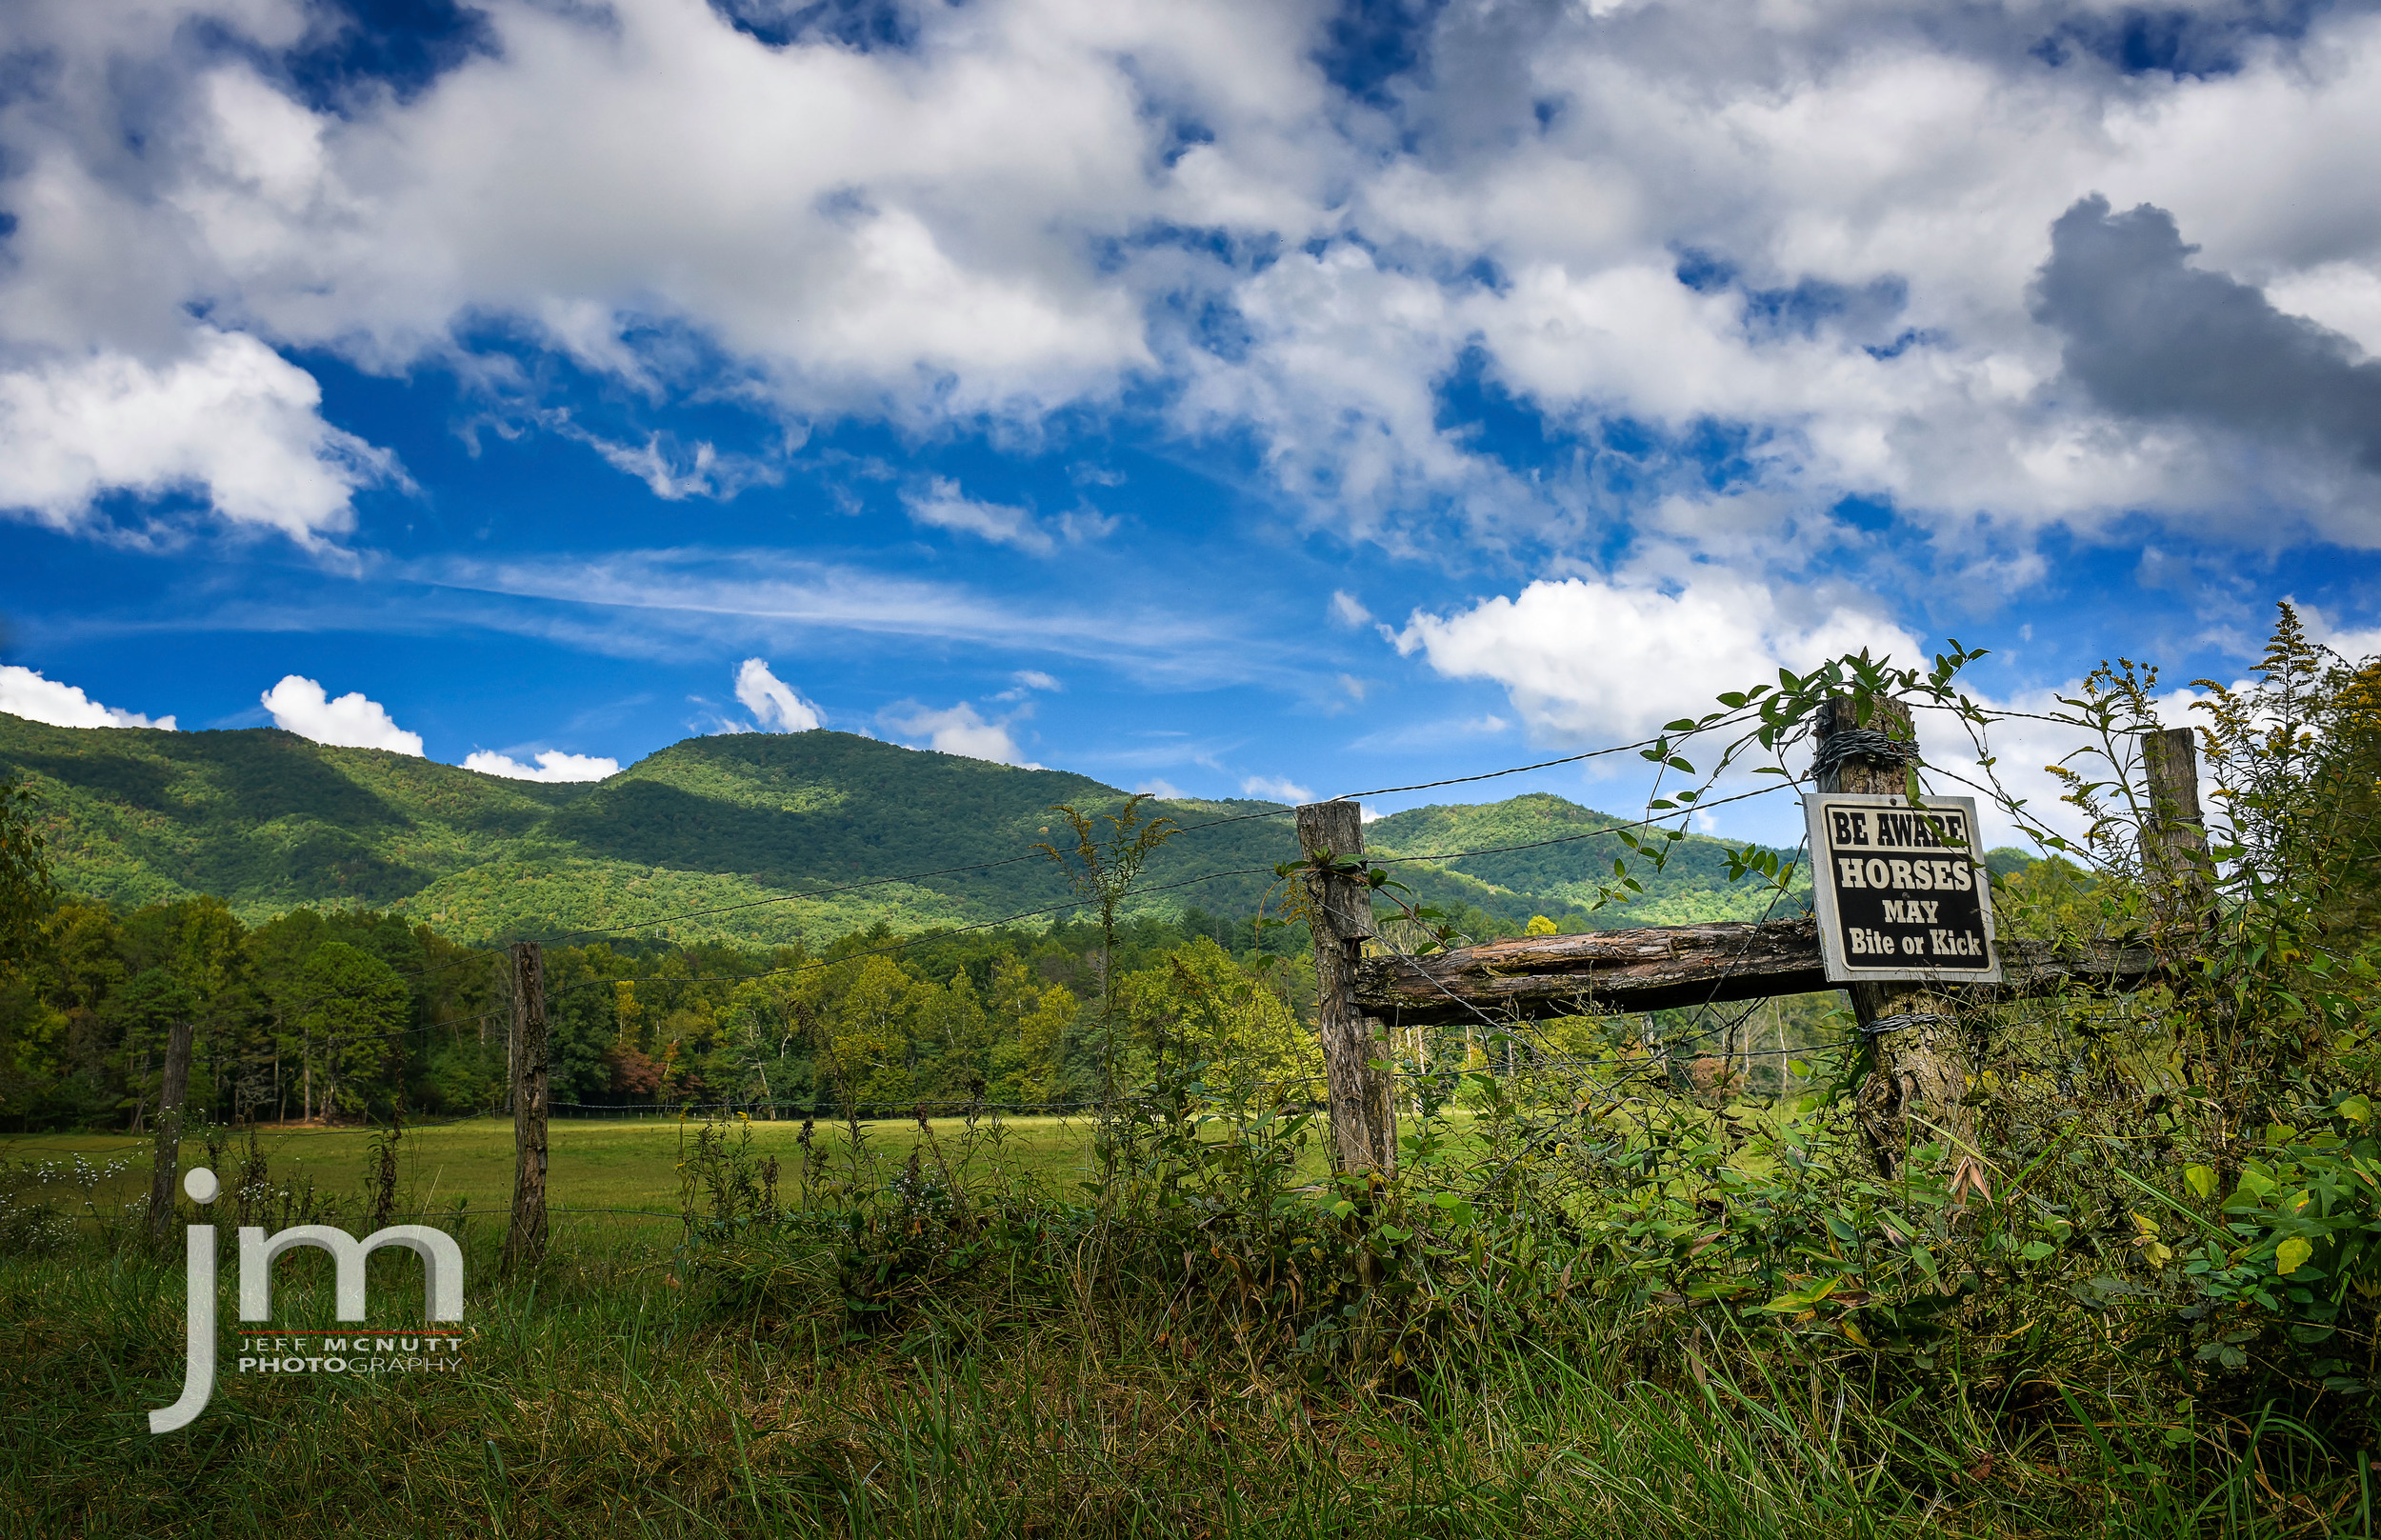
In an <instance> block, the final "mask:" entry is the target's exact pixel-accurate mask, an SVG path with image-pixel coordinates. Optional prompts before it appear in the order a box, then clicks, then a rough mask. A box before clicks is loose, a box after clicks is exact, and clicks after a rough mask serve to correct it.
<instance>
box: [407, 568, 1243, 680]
mask: <svg viewBox="0 0 2381 1540" xmlns="http://www.w3.org/2000/svg"><path fill="white" fill-rule="evenodd" d="M405 571H406V575H408V576H410V578H412V579H413V580H414V581H417V582H420V583H422V584H424V585H425V586H428V587H430V588H433V589H437V590H447V591H449V592H451V593H456V594H468V595H480V596H487V597H500V598H504V599H508V600H515V601H532V602H535V603H536V604H539V605H543V606H552V607H556V608H557V609H558V610H563V611H566V612H567V613H566V614H564V615H563V616H561V617H558V618H547V619H524V618H523V617H519V616H513V617H510V618H504V619H498V618H497V617H494V616H492V615H491V616H490V623H493V624H500V625H524V624H526V625H535V626H540V627H544V626H552V627H555V628H558V629H560V628H568V629H570V630H574V631H576V632H577V633H579V634H581V635H589V636H591V635H592V633H593V632H594V631H596V630H610V631H612V632H614V633H615V634H617V633H618V632H619V631H620V630H623V629H624V628H625V629H628V630H636V631H652V632H659V633H662V634H664V635H670V636H679V637H687V638H693V637H701V638H704V639H706V640H709V641H715V640H732V639H735V638H763V639H765V638H769V637H788V638H791V637H802V638H806V639H808V640H809V641H810V642H812V643H816V642H818V641H819V640H821V639H822V638H829V639H830V638H832V637H834V636H836V635H839V634H844V635H850V636H867V637H900V638H909V639H914V640H918V641H938V642H972V643H979V644H984V645H988V646H997V647H1000V648H1004V649H1014V650H1020V651H1039V652H1047V653H1055V654H1058V655H1061V656H1067V657H1075V658H1084V659H1091V660H1097V661H1100V662H1103V663H1108V664H1113V665H1116V666H1119V667H1122V668H1124V669H1126V670H1132V671H1139V672H1144V673H1150V674H1161V675H1166V676H1170V677H1185V676H1195V677H1203V678H1234V679H1237V678H1247V677H1251V675H1252V674H1255V673H1259V672H1262V671H1264V670H1268V669H1270V668H1272V667H1275V666H1274V665H1271V664H1268V663H1267V662H1265V661H1264V660H1262V659H1251V658H1250V657H1248V656H1246V655H1244V650H1243V649H1242V648H1241V647H1240V646H1239V645H1238V640H1237V636H1238V633H1237V632H1236V631H1235V630H1233V629H1232V628H1231V626H1230V625H1229V624H1228V623H1226V622H1222V621H1219V619H1218V618H1217V617H1216V616H1214V615H1213V614H1208V615H1203V616H1191V615H1187V614H1183V613H1181V612H1178V611H1173V610H1163V609H1159V608H1157V607H1155V606H1152V605H1139V604H1127V605H1119V606H1115V607H1111V608H1106V609H1095V608H1089V607H1063V608H1062V607H1059V606H1055V605H1049V604H1045V603H1043V602H1040V600H1039V598H1038V596H1030V597H1024V598H1016V599H1011V598H1006V597H1001V596H997V595H994V594H990V593H987V592H985V591H983V590H980V589H977V588H974V587H971V586H969V585H966V584H960V583H945V582H937V581H932V580H929V579H921V578H911V577H902V576H895V575H892V574H889V573H886V572H882V571H877V570H870V569H868V568H863V567H858V566H854V565H849V564H842V563H835V562H825V561H816V560H810V559H807V558H804V557H799V556H793V555H789V554H788V553H786V552H784V551H776V550H750V549H747V550H714V549H700V548H679V549H673V550H630V551H619V552H613V553H610V554H604V555H591V556H577V557H555V558H525V559H512V560H498V561H472V560H463V559H448V560H444V561H439V562H433V563H423V564H415V565H412V566H410V567H408V568H407V569H405ZM591 612H600V613H601V614H602V615H603V617H604V618H603V619H602V621H601V622H600V623H598V622H594V621H591V620H590V618H588V617H589V616H590V613H591Z"/></svg>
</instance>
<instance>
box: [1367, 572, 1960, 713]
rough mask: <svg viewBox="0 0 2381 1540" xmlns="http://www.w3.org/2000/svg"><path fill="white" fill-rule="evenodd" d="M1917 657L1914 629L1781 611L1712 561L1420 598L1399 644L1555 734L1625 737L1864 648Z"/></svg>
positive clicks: (1828, 608)
mask: <svg viewBox="0 0 2381 1540" xmlns="http://www.w3.org/2000/svg"><path fill="white" fill-rule="evenodd" d="M1864 647H1865V648H1868V649H1870V650H1871V652H1873V653H1875V654H1878V655H1882V654H1884V653H1888V652H1891V654H1893V655H1894V656H1895V657H1897V658H1899V659H1901V660H1902V661H1903V662H1905V663H1914V662H1917V661H1920V659H1921V656H1922V654H1921V653H1920V652H1919V650H1918V643H1917V639H1916V638H1914V637H1912V636H1911V635H1910V633H1909V632H1907V631H1905V630H1901V629H1900V628H1899V627H1898V626H1895V625H1894V624H1892V623H1891V621H1889V620H1885V619H1883V618H1880V617H1878V616H1876V615H1873V614H1871V613H1868V612H1866V611H1863V610H1856V609H1853V608H1851V607H1849V606H1845V605H1818V606H1813V607H1811V608H1809V609H1807V610H1788V609H1787V608H1786V607H1785V606H1783V605H1781V603H1780V600H1779V595H1778V594H1777V593H1776V592H1775V591H1774V590H1771V589H1770V588H1769V587H1767V586H1765V585H1761V584H1756V583H1748V582H1744V581H1741V580H1739V579H1735V578H1731V577H1729V576H1727V575H1725V574H1722V573H1718V572H1713V573H1711V574H1709V575H1706V576H1703V577H1701V578H1700V579H1699V580H1698V581H1696V582H1694V583H1692V584H1690V585H1688V586H1686V587H1683V588H1679V589H1677V590H1674V591H1672V590H1666V589H1664V588H1659V587H1653V586H1650V585H1649V586H1645V587H1632V586H1628V585H1625V584H1613V583H1608V582H1602V581H1596V580H1590V579H1584V578H1568V579H1564V580H1561V581H1555V582H1536V583H1532V584H1531V585H1530V586H1529V587H1527V588H1525V589H1523V590H1521V592H1520V593H1518V594H1516V595H1514V596H1513V597H1511V598H1507V597H1504V596H1502V595H1499V596H1497V597H1494V598H1490V599H1485V600H1482V601H1481V602H1480V603H1478V604H1476V605H1473V606H1472V607H1471V609H1469V610H1455V611H1452V612H1451V613H1448V614H1445V615H1436V614H1430V613H1426V612H1421V611H1417V612H1416V613H1415V614H1414V615H1413V617H1412V618H1411V620H1410V621H1409V622H1408V623H1407V625H1406V629H1405V630H1402V631H1400V632H1399V633H1398V634H1397V649H1398V650H1399V651H1401V652H1404V653H1406V654H1408V655H1411V654H1413V653H1416V652H1419V653H1420V654H1421V655H1422V656H1423V657H1424V658H1425V659H1426V660H1427V661H1428V662H1429V663H1430V665H1431V668H1432V669H1434V670H1437V671H1438V672H1440V673H1442V674H1445V675H1447V676H1448V677H1450V678H1455V679H1488V680H1492V681H1494V682H1495V683H1497V684H1500V685H1503V686H1504V687H1505V690H1506V692H1507V693H1508V694H1509V695H1510V696H1511V699H1512V703H1513V709H1514V710H1516V711H1517V712H1519V713H1520V716H1521V719H1522V721H1523V722H1524V723H1525V724H1526V725H1527V726H1528V727H1529V728H1530V729H1531V730H1532V731H1533V732H1535V733H1537V734H1539V735H1540V736H1542V737H1545V738H1550V739H1554V740H1558V741H1561V742H1566V743H1583V744H1602V743H1622V742H1626V741H1630V740H1632V739H1636V738H1640V737H1643V736H1645V735H1646V734H1647V733H1648V732H1649V731H1651V730H1652V729H1654V728H1656V727H1658V726H1660V725H1661V724H1662V723H1664V722H1667V721H1669V720H1671V718H1673V717H1680V716H1696V715H1700V714H1701V713H1702V712H1704V711H1707V710H1711V709H1712V707H1711V703H1712V698H1713V697H1714V696H1716V695H1717V694H1719V693H1720V692H1721V691H1722V690H1745V689H1750V688H1751V687H1752V686H1754V685H1758V684H1763V683H1766V682H1771V681H1773V680H1774V679H1775V678H1776V676H1777V670H1778V669H1779V667H1781V666H1784V667H1787V668H1793V669H1804V668H1808V667H1810V666H1811V665H1813V664H1816V663H1818V662H1820V661H1822V660H1824V659H1826V658H1830V657H1834V656H1837V655H1839V654H1842V653H1845V652H1857V651H1859V650H1861V649H1862V648H1864Z"/></svg>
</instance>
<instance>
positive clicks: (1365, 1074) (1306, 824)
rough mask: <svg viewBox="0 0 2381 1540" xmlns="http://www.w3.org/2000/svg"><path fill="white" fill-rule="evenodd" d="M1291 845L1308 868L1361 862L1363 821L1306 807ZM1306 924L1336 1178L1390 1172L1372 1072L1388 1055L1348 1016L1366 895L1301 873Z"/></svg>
mask: <svg viewBox="0 0 2381 1540" xmlns="http://www.w3.org/2000/svg"><path fill="white" fill-rule="evenodd" d="M1298 844H1299V846H1300V847H1301V848H1302V849H1303V850H1305V851H1306V853H1307V856H1308V858H1309V859H1310V860H1311V859H1314V858H1316V857H1325V856H1327V857H1331V858H1334V859H1341V860H1344V859H1347V858H1349V857H1351V856H1353V857H1361V856H1362V855H1363V854H1364V814H1363V811H1362V810H1361V809H1359V808H1358V807H1357V806H1356V805H1355V804H1354V803H1352V802H1312V803H1309V804H1307V805H1306V806H1305V807H1302V808H1300V809H1299V810H1298ZM1306 881H1307V895H1308V898H1309V900H1310V901H1311V902H1310V908H1311V911H1312V913H1313V917H1314V984H1315V991H1314V1014H1315V1020H1316V1024H1317V1025H1318V1026H1319V1027H1320V1028H1321V1030H1322V1038H1323V1079H1324V1084H1325V1088H1326V1090H1328V1091H1329V1093H1330V1096H1331V1150H1332V1153H1333V1155H1334V1157H1335V1159H1336V1162H1337V1165H1338V1167H1339V1169H1340V1170H1345V1171H1378V1172H1379V1173H1380V1174H1381V1175H1383V1176H1387V1175H1390V1174H1391V1173H1392V1172H1393V1171H1395V1170H1396V1169H1397V1107H1396V1103H1395V1102H1394V1101H1393V1100H1391V1090H1392V1087H1393V1085H1394V1078H1393V1077H1392V1076H1391V1074H1390V1073H1389V1072H1388V1071H1386V1070H1375V1069H1373V1068H1372V1061H1373V1060H1374V1059H1376V1058H1379V1059H1386V1058H1388V1057H1390V1055H1391V1054H1392V1053H1393V1052H1394V1051H1395V1049H1394V1047H1393V1046H1392V1045H1391V1043H1390V1042H1389V1041H1388V1039H1387V1034H1386V1032H1385V1031H1384V1030H1383V1028H1382V1026H1381V1024H1380V1023H1379V1022H1377V1021H1375V1020H1373V1019H1372V1018H1371V1017H1369V1016H1366V1015H1364V1014H1363V1013H1362V1012H1361V1011H1359V1010H1357V1008H1356V959H1357V958H1358V957H1359V956H1361V955H1362V954H1363V951H1364V943H1365V942H1366V940H1368V939H1369V938H1370V937H1371V935H1372V933H1373V930H1372V897H1371V889H1370V888H1368V887H1366V886H1365V885H1364V884H1363V883H1361V882H1358V881H1356V880H1354V879H1353V878H1351V877H1344V876H1336V875H1331V874H1328V873H1325V872H1320V871H1313V870H1310V871H1309V872H1308V873H1307V878H1306Z"/></svg>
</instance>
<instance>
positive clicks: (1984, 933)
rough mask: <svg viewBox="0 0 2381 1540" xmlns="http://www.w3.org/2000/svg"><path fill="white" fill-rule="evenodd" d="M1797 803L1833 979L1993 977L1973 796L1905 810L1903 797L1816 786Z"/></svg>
mask: <svg viewBox="0 0 2381 1540" xmlns="http://www.w3.org/2000/svg"><path fill="white" fill-rule="evenodd" d="M1802 805H1803V810H1804V813H1805V814H1806V816H1807V817H1808V818H1809V820H1810V827H1811V881H1812V886H1813V888H1814V889H1815V890H1816V892H1817V896H1818V910H1819V949H1820V950H1821V952H1822V953H1823V954H1824V955H1825V957H1826V960H1827V976H1828V979H1829V981H1830V982H1831V983H1837V984H1849V983H1853V982H1858V981H1864V980H1865V981H1871V982H1883V981H1891V980H1918V981H1939V982H1942V983H1946V984H1951V983H1958V984H1997V983H1999V982H2000V978H2001V962H2000V958H1999V956H1998V955H1997V954H1996V953H1995V952H1994V951H1993V950H1992V895H1991V887H1990V885H1989V884H1988V882H1987V881H1986V876H1985V870H1984V863H1983V861H1982V859H1981V852H1980V851H1978V850H1977V849H1976V846H1975V831H1976V804H1975V801H1974V799H1972V798H1970V797H1929V798H1927V799H1926V802H1925V805H1924V806H1923V807H1917V808H1913V807H1911V805H1910V801H1909V799H1908V798H1906V797H1891V796H1858V795H1853V794H1851V793H1839V792H1831V791H1819V792H1813V793H1811V794H1810V795H1807V796H1805V797H1804V798H1803V799H1802Z"/></svg>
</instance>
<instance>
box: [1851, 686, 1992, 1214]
mask: <svg viewBox="0 0 2381 1540" xmlns="http://www.w3.org/2000/svg"><path fill="white" fill-rule="evenodd" d="M1860 726H1862V724H1861V723H1859V722H1858V721H1857V720H1855V718H1854V716H1853V704H1852V702H1851V700H1850V699H1848V698H1846V697H1843V696H1837V697H1836V698H1834V699H1833V700H1830V701H1827V702H1824V703H1823V704H1822V705H1821V706H1820V708H1819V712H1818V718H1817V728H1818V740H1819V747H1820V755H1819V766H1820V769H1819V772H1818V788H1819V790H1822V791H1847V792H1856V793H1862V792H1865V793H1868V794H1871V795H1884V796H1902V795H1904V794H1906V793H1907V791H1908V790H1909V782H1908V774H1907V771H1906V770H1905V769H1904V766H1905V760H1904V759H1903V757H1901V756H1900V755H1897V754H1895V753H1893V752H1891V751H1880V752H1876V753H1859V752H1853V753H1846V754H1831V753H1829V752H1828V751H1827V741H1828V740H1829V739H1830V738H1832V737H1834V736H1835V735H1836V734H1837V733H1839V732H1849V731H1851V730H1854V729H1857V728H1859V727H1860ZM1867 727H1868V729H1869V730H1871V731H1876V732H1883V733H1885V734H1887V735H1888V736H1890V737H1892V738H1895V739H1899V740H1902V741H1906V742H1907V743H1909V745H1910V750H1909V752H1910V753H1911V754H1915V753H1916V751H1917V735H1916V733H1915V732H1914V731H1913V730H1911V721H1910V710H1909V708H1907V707H1905V706H1903V705H1901V704H1900V703H1899V702H1897V701H1878V702H1875V703H1874V704H1873V705H1872V706H1871V711H1870V719H1869V722H1868V723H1867ZM1975 854H1976V855H1977V856H1978V857H1979V858H1981V856H1982V854H1983V852H1982V851H1977V852H1975ZM1845 992H1847V993H1849V994H1850V995H1851V1010H1852V1016H1853V1019H1854V1020H1855V1021H1857V1022H1858V1023H1859V1028H1860V1033H1861V1036H1862V1037H1863V1038H1865V1039H1866V1040H1867V1042H1868V1045H1869V1050H1870V1053H1871V1064H1872V1065H1873V1068H1872V1069H1871V1071H1870V1074H1869V1078H1868V1079H1867V1080H1866V1081H1865V1082H1863V1083H1862V1085H1861V1088H1860V1094H1859V1098H1858V1100H1857V1101H1856V1103H1855V1104H1854V1107H1855V1111H1856V1114H1857V1116H1858V1117H1859V1119H1860V1130H1861V1132H1862V1133H1863V1134H1864V1135H1865V1136H1866V1137H1867V1139H1868V1141H1869V1151H1870V1154H1871V1156H1873V1157H1874V1159H1875V1160H1876V1163H1877V1170H1879V1171H1880V1172H1881V1173H1883V1174H1884V1175H1887V1176H1891V1175H1892V1174H1893V1171H1894V1169H1895V1168H1896V1167H1897V1166H1898V1165H1899V1164H1900V1162H1901V1157H1902V1152H1903V1151H1904V1150H1907V1149H1908V1148H1909V1147H1910V1142H1911V1140H1910V1119H1911V1112H1912V1110H1913V1109H1922V1110H1923V1115H1924V1117H1925V1118H1926V1120H1927V1121H1928V1122H1931V1123H1932V1124H1934V1125H1935V1126H1936V1127H1937V1128H1939V1129H1941V1130H1944V1131H1945V1132H1947V1133H1949V1134H1950V1135H1951V1139H1952V1141H1953V1155H1954V1158H1955V1159H1956V1161H1957V1162H1958V1163H1959V1165H1960V1167H1961V1168H1963V1171H1962V1174H1967V1173H1968V1172H1973V1173H1974V1174H1975V1176H1976V1177H1977V1178H1978V1179H1980V1178H1981V1175H1982V1172H1981V1170H1980V1169H1977V1168H1975V1167H1973V1166H1972V1164H1971V1163H1972V1161H1973V1160H1974V1158H1975V1155H1976V1153H1977V1150H1976V1118H1975V1111H1974V1110H1973V1109H1972V1108H1971V1107H1969V1106H1968V1105H1967V1098H1968V1091H1969V1088H1970V1087H1971V1085H1972V1084H1973V1083H1974V1077H1973V1074H1972V1072H1971V1068H1970V1065H1969V1055H1968V1043H1967V1038H1966V1036H1965V1035H1964V1034H1963V1032H1962V1031H1961V1029H1960V1025H1959V1019H1958V1008H1957V1007H1956V1006H1955V1005H1954V1004H1953V1002H1952V1001H1951V997H1950V996H1948V995H1946V994H1941V993H1938V992H1936V991H1934V990H1930V989H1928V988H1927V987H1926V986H1925V985H1923V984H1909V983H1891V984H1851V985H1847V986H1845Z"/></svg>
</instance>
